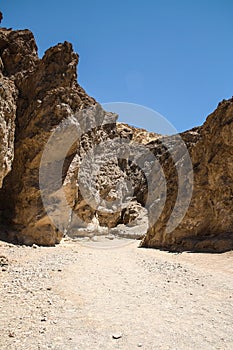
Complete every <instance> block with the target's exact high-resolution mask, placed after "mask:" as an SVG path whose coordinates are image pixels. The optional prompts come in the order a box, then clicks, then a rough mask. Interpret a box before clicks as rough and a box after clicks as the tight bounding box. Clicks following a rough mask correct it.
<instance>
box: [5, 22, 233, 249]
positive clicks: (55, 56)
mask: <svg viewBox="0 0 233 350" xmlns="http://www.w3.org/2000/svg"><path fill="white" fill-rule="evenodd" d="M0 56H1V60H0V66H1V67H0V79H1V82H0V83H1V85H0V120H1V125H0V137H1V145H0V185H1V190H0V209H1V220H2V224H3V225H4V229H3V230H2V232H3V231H4V232H6V234H7V238H8V239H10V240H12V241H15V242H20V243H24V244H33V243H37V244H42V245H54V244H56V243H58V242H59V241H60V240H61V238H62V237H63V235H64V234H69V235H70V236H72V237H74V236H85V235H88V234H90V226H91V227H92V230H93V228H94V229H95V230H96V229H98V232H99V234H109V233H112V234H113V235H120V236H127V237H138V238H139V237H142V236H143V235H144V239H143V241H142V245H143V246H144V247H154V248H162V249H169V250H175V251H180V250H199V251H210V250H211V251H225V250H230V249H232V248H233V236H232V232H233V211H232V195H233V173H232V167H233V153H232V149H233V147H232V136H233V135H232V133H233V131H232V130H233V127H232V126H233V125H232V120H233V119H232V115H233V100H232V99H231V100H228V101H223V102H222V103H221V104H220V105H219V106H218V108H217V110H216V111H215V112H214V113H213V114H212V115H210V116H209V117H208V118H207V121H206V123H205V124H204V125H203V126H202V127H199V128H195V129H193V130H190V131H187V132H184V133H182V134H181V139H182V140H183V141H182V143H183V144H184V145H185V149H186V150H187V152H186V153H185V152H184V147H183V146H182V147H181V146H180V144H179V143H177V137H176V135H175V136H172V137H165V136H164V137H162V136H161V135H158V134H154V133H149V132H147V131H146V130H142V129H137V128H133V127H130V126H128V125H126V124H121V123H116V120H117V115H115V114H114V113H109V112H105V111H104V110H103V109H102V108H101V106H100V105H99V104H98V103H97V102H96V101H95V100H94V99H93V98H91V97H89V96H88V95H87V94H86V93H85V91H84V90H83V89H82V88H81V87H80V86H79V84H78V83H77V64H78V55H77V54H76V53H74V52H73V49H72V45H71V44H70V43H68V42H64V43H63V44H58V45H56V46H55V47H52V48H50V49H49V50H47V51H46V52H45V55H44V57H43V58H42V59H40V58H39V57H38V55H37V46H36V43H35V40H34V37H33V34H32V33H31V32H30V31H28V30H22V31H12V30H7V29H4V28H2V29H0ZM187 153H188V156H189V157H190V161H191V165H192V166H191V167H190V166H189V167H188V168H187V166H186V161H187V159H186V158H187ZM185 157H186V158H185ZM159 169H160V171H159ZM161 169H162V170H161ZM161 174H162V175H161ZM180 179H182V181H180ZM164 181H165V182H166V184H165V186H164ZM180 187H182V191H181V190H180ZM191 189H192V190H193V192H192V197H191V198H190V200H191V202H190V203H188V205H187V200H186V197H187V193H188V192H190V191H191ZM177 198H179V201H178V205H177ZM158 203H160V207H161V203H163V207H162V208H160V209H161V213H160V212H159V210H157V208H158ZM174 208H175V209H174ZM158 213H159V214H160V215H158ZM180 213H184V217H183V218H182V217H181V219H180V220H178V217H179V216H180ZM157 215H158V218H156V220H155V217H156V216H157ZM171 217H172V220H171ZM171 221H172V225H171V227H173V228H172V230H171V229H170V230H168V226H169V222H171ZM176 221H177V224H176V225H174V223H176ZM179 221H180V222H179Z"/></svg>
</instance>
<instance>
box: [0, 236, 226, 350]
mask: <svg viewBox="0 0 233 350" xmlns="http://www.w3.org/2000/svg"><path fill="white" fill-rule="evenodd" d="M137 245H138V242H132V243H131V244H128V245H124V246H121V247H118V248H115V249H95V248H96V247H98V244H95V243H93V244H92V246H83V245H81V244H80V243H77V242H71V241H65V242H63V243H62V244H61V245H59V246H57V247H55V248H42V247H37V248H36V249H34V248H32V247H16V246H13V245H10V244H7V243H4V242H0V256H4V257H5V258H7V259H8V262H7V261H6V259H5V258H2V260H0V261H1V262H2V263H1V265H2V267H0V277H1V287H0V289H1V300H0V331H1V340H0V349H2V350H6V349H7V350H8V349H17V350H21V349H24V350H25V349H30V350H34V349H57V350H63V349H64V350H74V349H78V350H95V349H106V350H111V349H129V350H131V349H138V348H142V349H147V350H153V349H179V350H180V349H185V350H186V349H195V350H196V349H221V350H222V349H232V348H233V332H232V328H233V327H232V326H233V278H232V277H233V252H229V253H224V254H213V255H212V254H192V253H183V254H171V253H167V252H161V251H158V250H147V249H142V248H140V249H138V248H137ZM1 270H3V271H1ZM113 336H114V337H116V338H119V339H113Z"/></svg>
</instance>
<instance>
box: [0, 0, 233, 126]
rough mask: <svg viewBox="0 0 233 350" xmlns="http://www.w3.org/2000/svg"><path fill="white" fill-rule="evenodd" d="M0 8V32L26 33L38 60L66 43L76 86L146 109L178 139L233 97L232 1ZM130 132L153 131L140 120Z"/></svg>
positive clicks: (101, 1) (13, 4)
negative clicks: (75, 62)
mask: <svg viewBox="0 0 233 350" xmlns="http://www.w3.org/2000/svg"><path fill="white" fill-rule="evenodd" d="M0 5H1V6H0V8H1V11H2V12H3V16H4V19H3V22H2V26H5V27H12V28H14V29H24V28H29V29H31V30H32V31H33V33H34V35H35V38H36V40H37V45H38V47H39V55H40V56H42V55H43V53H44V51H45V50H46V49H47V48H49V47H50V46H52V45H55V44H56V43H58V42H63V41H65V40H68V41H71V42H72V43H73V45H74V49H75V51H77V52H78V53H79V55H80V62H79V66H78V75H79V78H78V80H79V83H80V84H81V85H82V86H83V87H84V88H85V89H86V91H87V93H88V94H90V95H92V96H93V97H95V98H96V99H97V100H98V101H99V102H100V103H108V102H129V103H137V104H140V105H144V106H146V107H148V108H151V109H154V110H156V111H158V112H159V113H161V114H162V115H163V116H164V117H166V118H167V119H168V120H169V121H170V122H171V123H172V124H173V125H174V127H175V128H176V129H177V130H178V131H183V130H186V129H189V128H191V127H194V126H197V125H200V124H202V123H203V121H204V120H205V118H206V116H207V115H208V114H209V113H211V112H212V111H213V110H214V109H215V108H216V106H217V104H218V102H219V101H220V100H222V99H223V98H229V97H231V96H232V95H233V1H232V0H218V1H216V0H211V1H210V0H196V1H193V0H176V1H175V0H173V1H172V0H154V1H153V0H144V1H142V0H141V1H138V0H124V1H123V0H118V1H111V0H108V1H107V0H96V1H94V0H82V1H79V0H78V1H77V0H70V1H69V0H67V1H59V0H58V1H55V0H49V1H44V0H41V1H29V0H20V1H19V0H12V1H0ZM125 121H126V122H127V120H125ZM131 124H132V122H131ZM135 125H137V126H141V127H143V126H144V127H145V128H148V129H151V125H150V122H149V121H148V120H145V119H144V118H143V117H142V118H140V117H136V118H135ZM154 131H156V130H154Z"/></svg>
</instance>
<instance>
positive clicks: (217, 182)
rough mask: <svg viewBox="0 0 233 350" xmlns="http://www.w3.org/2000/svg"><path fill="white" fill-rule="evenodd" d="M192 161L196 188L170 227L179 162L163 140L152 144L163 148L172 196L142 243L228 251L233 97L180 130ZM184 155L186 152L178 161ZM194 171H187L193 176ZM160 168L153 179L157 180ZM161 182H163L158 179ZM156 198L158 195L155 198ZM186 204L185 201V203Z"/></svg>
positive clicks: (232, 235)
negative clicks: (197, 124) (191, 126)
mask: <svg viewBox="0 0 233 350" xmlns="http://www.w3.org/2000/svg"><path fill="white" fill-rule="evenodd" d="M181 136H182V138H183V140H184V141H185V143H186V145H187V147H188V151H189V154H190V157H191V161H192V164H193V175H194V179H193V180H194V181H193V193H192V199H191V203H190V205H189V206H188V208H187V209H188V210H187V212H186V215H185V217H184V218H183V220H182V221H181V223H180V224H179V225H178V226H177V227H176V228H175V229H174V230H172V231H171V232H167V230H166V225H167V222H168V220H169V218H170V216H171V213H172V210H173V207H174V203H175V201H176V197H177V176H176V173H175V167H174V164H172V162H171V159H170V157H169V156H168V157H167V154H166V149H162V147H161V144H160V143H159V142H158V141H154V142H151V143H149V144H148V145H147V146H148V147H149V148H150V150H151V151H152V152H153V153H154V154H159V157H160V158H161V162H162V164H163V168H164V169H165V173H166V176H167V184H168V191H167V198H166V204H165V206H164V210H163V212H162V214H161V216H160V218H159V220H158V221H157V222H156V223H155V225H153V226H152V227H151V228H150V229H149V230H148V232H147V234H146V236H145V238H144V239H143V241H142V246H143V247H153V248H162V249H168V250H171V251H183V250H192V251H201V252H204V251H206V252H207V251H208V252H210V251H212V252H223V251H227V250H231V249H233V98H231V99H230V100H227V101H225V100H224V101H222V102H221V103H220V104H219V106H218V108H217V109H216V110H215V111H214V112H213V113H212V114H211V115H210V116H209V117H208V118H207V120H206V122H205V123H204V125H203V126H202V127H200V128H196V129H193V130H191V131H187V132H184V133H182V134H181ZM180 161H182V155H181V156H180V157H178V160H177V162H180ZM188 176H189V174H186V177H187V178H188ZM156 180H157V179H156V174H154V179H152V181H156ZM157 186H158V187H159V183H157ZM152 202H153V200H152ZM181 205H182V204H181Z"/></svg>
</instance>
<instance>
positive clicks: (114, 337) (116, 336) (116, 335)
mask: <svg viewBox="0 0 233 350" xmlns="http://www.w3.org/2000/svg"><path fill="white" fill-rule="evenodd" d="M112 338H113V339H120V338H122V334H121V333H114V334H113V335H112Z"/></svg>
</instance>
